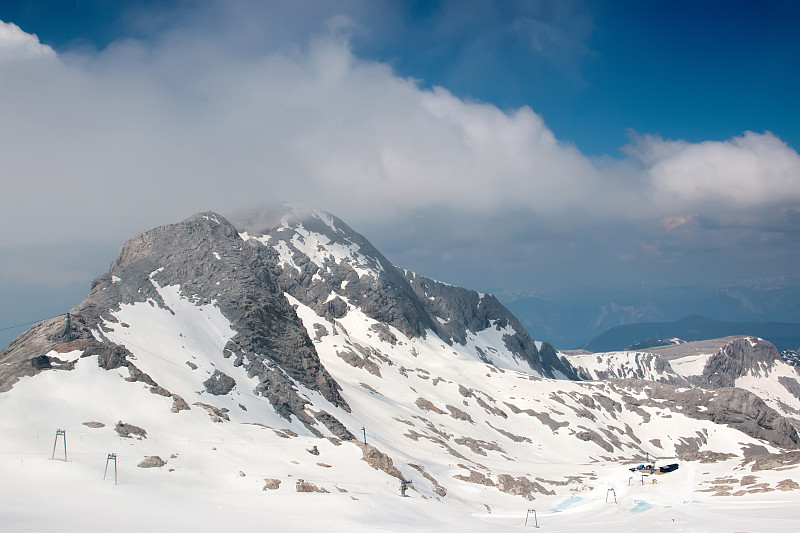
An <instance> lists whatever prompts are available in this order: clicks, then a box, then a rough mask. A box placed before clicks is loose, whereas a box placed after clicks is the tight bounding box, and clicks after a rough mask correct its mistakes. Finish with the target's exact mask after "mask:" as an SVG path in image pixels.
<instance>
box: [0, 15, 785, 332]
mask: <svg viewBox="0 0 800 533" xmlns="http://www.w3.org/2000/svg"><path fill="white" fill-rule="evenodd" d="M799 12H800V7H798V4H797V3H796V2H762V3H758V4H755V3H752V2H737V1H732V2H724V3H720V2H705V1H694V2H689V1H670V2H633V1H630V2H628V1H614V2H611V1H607V2H601V1H587V2H578V1H576V2H568V1H529V2H523V1H519V2H513V1H506V2H483V1H477V0H463V1H449V2H448V1H441V2H421V1H420V2H400V1H366V0H364V1H357V0H353V1H343V2H329V1H319V2H256V1H222V0H220V1H216V2H213V1H209V2H190V1H183V2H149V1H135V2H115V1H110V0H75V1H71V2H62V1H59V2H43V1H35V0H31V1H5V0H0V21H3V24H2V25H0V94H1V95H2V98H0V116H2V117H3V120H2V121H0V161H2V163H1V164H2V165H3V166H4V168H3V172H2V174H1V175H2V178H0V179H2V180H3V185H4V188H5V190H6V194H5V195H4V196H3V198H2V199H0V225H2V227H4V228H5V229H4V231H3V232H2V233H0V298H2V299H3V302H4V310H3V312H4V313H5V316H3V317H0V318H2V322H8V321H13V320H14V316H16V315H17V314H19V310H20V309H22V308H23V307H25V309H26V313H28V316H31V317H32V318H38V317H37V316H34V315H36V314H37V313H41V314H44V315H47V314H49V313H50V312H51V310H53V309H56V308H57V309H59V310H60V309H62V308H63V307H65V306H67V304H66V303H65V302H70V304H71V303H76V302H77V300H79V299H80V298H81V297H82V296H83V294H85V292H86V290H87V287H88V284H89V283H90V281H91V278H92V277H93V276H94V275H96V274H98V273H99V272H101V271H104V270H105V269H106V268H107V265H108V263H109V262H110V261H111V260H112V259H113V256H114V255H115V253H116V250H117V249H118V248H119V246H120V244H121V243H122V242H124V241H125V240H126V239H128V238H129V237H130V236H131V235H133V234H134V233H136V232H137V231H140V230H143V229H146V228H149V227H153V226H155V225H158V224H163V223H168V222H173V221H176V220H180V219H182V218H184V217H186V216H189V215H190V214H192V213H194V212H197V211H202V210H215V211H218V212H221V213H223V214H233V213H235V212H236V211H237V210H239V209H246V208H249V207H252V206H253V204H259V203H268V202H271V201H275V200H279V199H293V200H304V201H307V202H309V203H312V204H315V205H318V206H320V207H322V208H325V209H328V210H329V211H331V212H333V213H334V214H337V215H338V216H340V217H341V218H343V219H345V220H346V221H347V222H348V223H350V225H352V226H353V227H354V228H355V229H356V230H358V231H360V232H361V233H363V234H364V235H365V236H366V237H367V238H369V239H370V240H372V241H373V242H374V243H375V244H376V246H377V247H378V248H379V249H381V250H382V251H384V252H385V253H386V255H387V256H388V257H390V259H392V260H393V261H394V262H395V263H397V264H399V265H401V266H404V267H407V268H410V269H412V270H416V271H419V272H421V273H423V274H427V275H430V276H432V277H436V278H438V279H442V280H445V281H448V282H451V283H456V284H460V285H464V286H467V287H471V288H475V289H482V290H487V289H488V290H511V291H523V292H526V291H528V292H543V291H544V292H546V291H551V290H555V289H559V288H570V287H581V286H591V287H609V288H613V287H620V288H625V287H629V286H642V285H647V286H673V285H691V284H701V285H705V286H709V285H715V284H726V283H737V282H742V281H746V280H752V279H755V278H769V279H773V278H780V279H782V278H794V277H795V276H796V274H795V271H796V265H797V264H798V261H800V242H799V239H798V235H800V208H799V207H798V206H800V156H798V154H797V149H798V147H800V132H799V131H798V129H800V126H799V125H800V116H799V114H800V111H799V110H800V106H798V105H797V103H796V97H797V96H796V95H797V94H800V82H798V76H800V74H798V69H797V68H796V65H797V57H800V37H798V36H797V32H796V31H795V30H796V21H797V20H800V17H798V15H800V13H799ZM43 258H46V259H43ZM26 288H27V289H26ZM28 289H29V292H30V293H31V294H33V293H34V292H35V293H36V294H47V293H49V294H52V295H53V303H52V304H51V307H50V308H46V306H44V307H43V306H42V304H41V303H37V304H36V305H34V304H33V303H32V301H33V300H36V302H41V301H42V300H40V299H39V297H38V296H37V298H31V302H28V303H24V302H21V301H20V298H19V294H23V293H25V291H26V290H28ZM6 302H15V303H14V304H13V305H11V304H7V303H6ZM26 306H27V307H26ZM12 308H13V311H12Z"/></svg>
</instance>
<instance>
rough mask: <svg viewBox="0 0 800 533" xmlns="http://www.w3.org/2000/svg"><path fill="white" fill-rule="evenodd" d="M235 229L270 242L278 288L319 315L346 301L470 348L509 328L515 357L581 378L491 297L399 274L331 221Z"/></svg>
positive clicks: (330, 314) (280, 221)
mask: <svg viewBox="0 0 800 533" xmlns="http://www.w3.org/2000/svg"><path fill="white" fill-rule="evenodd" d="M237 225H238V226H239V227H240V229H244V230H246V231H247V232H248V234H251V235H257V236H260V235H267V236H269V239H268V240H267V242H266V246H263V247H262V250H263V254H264V256H265V257H266V261H267V262H269V263H270V264H271V267H272V268H271V272H272V273H273V275H274V276H275V277H276V279H277V282H278V285H279V286H280V287H281V289H282V290H284V291H286V292H287V293H289V294H291V295H292V296H293V297H295V298H297V299H298V300H299V301H300V302H302V303H303V304H304V305H307V306H309V307H311V308H312V309H314V311H316V312H317V314H319V315H321V316H324V317H326V318H328V319H335V318H340V317H342V316H344V314H346V313H347V305H346V304H345V302H344V300H345V299H346V300H347V301H349V302H350V303H351V304H353V305H354V306H357V307H359V308H361V310H362V311H363V312H364V313H365V314H366V315H367V316H369V317H370V318H373V319H375V320H377V321H379V322H383V323H384V324H387V325H390V326H394V327H395V328H397V329H398V330H400V331H401V332H403V333H404V334H405V335H407V336H412V337H413V336H417V337H418V336H424V335H425V332H426V331H428V330H431V331H433V332H435V333H436V334H437V335H438V336H440V337H441V338H442V339H443V340H445V341H446V342H449V343H451V344H452V343H454V342H457V343H460V344H464V343H466V336H467V333H468V332H472V333H475V332H478V331H481V330H484V329H486V328H488V327H493V326H494V327H500V328H503V327H506V326H508V325H511V327H512V328H513V330H514V331H515V333H514V334H513V335H507V336H506V339H505V342H506V347H507V348H508V349H509V350H510V351H511V352H512V353H514V354H515V355H516V356H518V357H520V358H522V359H523V360H525V361H527V362H528V363H529V364H530V366H531V368H532V369H533V370H535V371H537V372H540V373H541V374H542V375H544V376H547V377H556V371H557V372H560V373H561V374H563V375H564V376H566V377H567V378H570V379H577V375H576V373H575V371H574V369H573V368H572V367H571V365H570V364H569V363H568V362H567V361H566V360H564V359H562V358H559V357H558V356H557V354H556V352H555V350H553V349H552V347H550V346H549V345H545V346H543V349H542V352H543V353H541V354H540V353H539V350H537V348H536V344H535V343H534V342H533V340H532V339H531V338H530V336H529V335H528V333H527V332H526V331H525V328H523V327H522V325H521V324H520V323H519V321H518V320H517V319H516V318H515V317H514V316H513V315H512V314H511V313H510V312H509V311H508V310H507V309H506V308H505V307H503V306H502V304H500V302H499V301H497V299H496V298H495V297H494V296H491V295H483V294H479V293H477V292H475V291H471V290H467V289H463V288H460V287H454V286H452V285H448V284H446V283H441V282H437V281H434V280H432V279H429V278H425V277H423V276H419V275H416V274H414V273H413V272H408V271H404V270H401V269H398V268H396V267H395V266H394V265H392V264H391V263H390V262H389V261H388V260H387V259H386V258H385V257H384V256H383V255H382V254H381V253H380V252H379V251H378V250H376V249H375V247H373V246H372V245H371V244H370V243H369V242H368V241H367V240H366V239H365V238H364V237H363V236H361V235H359V234H358V233H356V232H355V231H354V230H353V229H351V228H350V227H348V226H347V225H346V224H345V223H344V222H342V221H341V220H339V219H338V218H336V217H334V216H333V215H329V214H327V213H320V212H314V211H303V210H297V209H292V208H289V209H284V210H277V211H274V212H268V213H265V212H263V211H260V212H258V213H254V214H249V215H245V216H242V217H241V218H240V219H239V220H238V221H237ZM248 242H252V241H248ZM276 248H278V249H280V250H282V252H281V253H279V252H278V251H277V250H276ZM334 250H335V251H336V252H337V255H335V254H333V253H331V251H334ZM309 254H312V255H315V257H314V258H313V259H312V257H310V256H309ZM320 257H321V258H320Z"/></svg>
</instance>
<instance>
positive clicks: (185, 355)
mask: <svg viewBox="0 0 800 533" xmlns="http://www.w3.org/2000/svg"><path fill="white" fill-rule="evenodd" d="M270 216H272V215H269V216H265V217H264V218H269V217H270ZM309 216H310V217H311V218H310V219H309ZM273 218H274V217H273ZM275 224H277V225H275ZM275 224H273V225H271V226H270V225H268V226H263V227H261V229H258V226H259V224H255V223H253V224H252V225H247V226H245V225H243V224H241V223H240V224H239V226H238V227H235V226H234V225H232V224H231V223H229V222H228V221H226V220H225V219H224V218H222V217H220V216H219V215H215V214H213V213H203V214H200V215H196V216H194V217H191V218H189V219H187V220H185V221H183V222H181V223H178V224H173V225H168V226H163V227H160V228H156V229H153V230H150V231H147V232H144V233H142V234H139V235H137V236H136V237H134V238H133V239H132V240H131V241H129V243H127V244H126V245H124V246H123V248H122V250H121V251H120V255H119V257H118V258H117V259H116V260H115V261H114V263H112V265H111V268H110V270H109V272H108V273H107V274H105V275H103V276H100V277H99V278H98V279H97V280H96V281H95V283H94V284H93V287H92V290H91V292H90V294H89V295H88V296H87V298H86V299H85V300H84V301H83V302H81V303H80V304H79V305H78V306H76V307H75V308H74V309H72V310H71V313H70V322H69V327H67V326H66V317H61V318H57V319H53V320H50V321H47V322H45V323H43V324H40V325H37V326H35V327H34V328H32V329H31V330H29V331H28V332H27V333H25V334H24V335H23V336H21V337H20V338H19V339H17V340H16V341H15V342H14V343H12V345H11V346H10V347H9V348H8V349H6V350H4V351H3V352H0V369H2V372H3V373H2V374H0V379H1V381H0V385H1V386H3V387H4V389H3V390H4V392H2V393H0V417H2V419H3V421H4V430H3V432H2V436H0V446H1V447H2V448H1V450H2V453H0V468H2V471H3V472H4V479H5V480H8V483H5V484H0V498H2V499H3V501H4V502H6V503H7V506H5V507H4V508H3V509H0V524H11V526H9V527H11V528H13V529H17V530H20V529H31V528H33V529H53V528H55V527H56V526H58V527H59V528H61V529H62V530H66V531H80V530H86V529H97V523H93V522H92V520H100V521H101V522H102V523H105V521H106V520H111V519H112V518H113V517H114V516H118V515H120V514H121V513H125V514H126V516H128V515H133V516H131V518H130V520H127V521H125V522H124V523H115V527H119V528H120V529H122V530H126V531H136V530H140V529H141V528H142V527H154V524H153V523H150V522H148V520H147V519H146V517H144V514H147V516H148V517H154V516H155V517H157V518H154V519H153V520H160V522H156V524H157V526H165V527H166V526H173V527H174V526H180V525H181V524H182V526H183V528H185V527H186V526H187V525H191V526H193V529H197V530H203V531H210V530H216V529H218V528H219V527H263V525H264V524H269V525H272V526H274V527H279V528H284V529H292V530H309V531H310V530H319V528H320V527H328V528H331V527H333V528H337V529H344V528H348V529H355V530H358V531H367V530H375V529H376V528H380V527H384V529H385V528H386V527H387V526H386V523H387V520H388V521H390V522H391V523H390V524H389V526H388V528H389V529H392V530H400V529H407V528H408V527H413V528H416V529H421V530H434V529H441V528H453V527H458V528H461V529H475V530H485V531H507V530H508V529H509V527H512V526H518V525H519V523H520V522H521V520H519V519H518V518H519V512H520V509H528V508H531V505H535V506H536V508H537V509H539V510H540V511H542V512H543V516H546V517H548V518H547V519H548V520H552V522H551V523H554V524H561V528H562V529H576V528H580V527H581V525H582V524H583V525H587V524H592V525H595V523H596V520H597V516H598V509H599V507H600V506H601V504H602V502H603V498H605V497H607V496H608V489H609V488H614V489H615V491H616V492H615V496H617V497H618V498H619V500H620V506H619V507H617V508H614V509H612V508H604V510H603V511H602V514H603V515H604V516H606V518H607V520H608V522H607V524H610V525H609V527H608V528H607V529H608V530H616V529H618V526H619V525H620V524H622V525H623V527H628V528H630V527H631V526H632V525H633V524H636V523H637V522H636V520H637V517H638V515H636V516H634V515H633V514H632V513H630V510H631V509H632V508H633V507H635V506H638V505H639V504H637V503H636V501H646V502H649V504H650V505H652V506H657V507H658V508H659V509H660V511H654V512H653V513H652V514H651V515H649V516H650V523H651V524H662V525H665V524H666V523H668V522H669V516H668V515H667V514H665V513H666V512H667V511H666V509H667V508H670V509H674V508H678V507H680V508H681V509H682V510H686V511H687V512H690V511H692V510H693V509H695V507H693V506H695V505H696V504H695V503H693V502H701V504H702V505H705V504H706V503H708V502H713V501H714V500H713V499H712V492H713V493H714V494H716V493H718V492H720V490H718V487H719V486H721V485H720V484H719V483H716V480H717V479H721V478H722V476H728V477H727V478H726V479H730V476H731V475H735V476H736V481H737V483H739V482H741V487H742V488H741V489H737V490H741V491H742V495H744V496H746V497H747V498H754V499H757V498H764V497H766V496H765V495H767V496H768V495H769V493H772V492H776V491H779V492H781V494H782V495H783V491H784V490H788V491H789V492H790V496H791V498H790V500H791V502H796V498H797V496H795V494H800V492H791V491H793V490H794V489H793V486H792V485H791V484H787V483H785V481H786V479H789V478H790V477H791V476H792V475H793V472H794V470H793V471H792V472H786V471H785V470H780V469H784V468H789V469H795V468H796V466H795V463H792V461H793V460H794V457H795V455H796V454H797V452H794V451H791V450H793V449H795V448H796V447H797V446H798V435H797V432H796V430H795V429H794V428H793V427H792V425H791V423H790V422H789V421H788V420H787V419H786V418H784V417H782V416H781V415H780V414H778V413H777V412H776V411H775V410H774V409H772V408H770V407H769V406H768V405H766V404H765V403H764V402H763V401H761V400H760V399H759V398H758V397H756V396H755V395H754V394H753V393H751V392H748V391H745V390H741V389H720V390H701V389H689V388H685V387H677V386H674V385H669V384H654V383H649V382H647V381H643V380H618V381H609V382H602V381H596V382H583V381H578V380H569V379H550V377H549V376H557V377H562V378H563V377H569V374H570V373H572V374H574V372H575V371H574V370H573V369H572V366H571V365H569V363H568V361H567V360H566V359H564V358H563V357H561V356H560V355H558V354H556V352H555V351H554V350H553V349H552V347H549V346H548V345H546V344H541V345H539V346H537V343H535V342H534V341H533V340H532V339H530V337H528V336H527V334H525V335H523V334H522V332H521V331H520V330H519V329H518V324H519V323H518V322H517V321H516V319H514V318H513V316H511V315H510V314H509V313H507V311H505V309H504V308H503V307H502V306H500V305H499V304H497V303H496V300H493V299H492V298H491V297H490V296H489V295H481V294H479V293H475V292H473V291H468V290H466V289H460V288H457V287H451V286H448V285H446V284H442V283H440V282H435V281H433V280H429V279H427V278H424V277H422V276H419V275H415V274H412V273H409V272H406V271H402V270H399V269H396V268H395V267H393V266H392V265H391V264H389V262H388V261H386V260H385V258H383V256H381V255H380V254H379V253H378V252H377V251H375V250H374V248H372V247H371V245H369V243H367V242H366V240H364V239H363V237H360V236H358V235H357V234H355V233H354V232H352V230H350V229H349V228H347V226H345V225H344V223H343V222H341V221H339V220H338V219H335V218H334V217H331V216H329V215H327V214H324V213H317V212H315V213H313V214H311V215H309V214H308V213H303V214H299V213H296V212H283V213H280V216H279V217H278V218H277V223H275ZM40 355H47V356H48V357H49V358H50V360H51V362H52V365H51V366H52V367H53V368H50V369H43V370H37V369H34V368H33V367H31V364H30V359H31V358H33V357H37V356H40ZM543 376H548V377H543ZM56 429H62V430H65V431H66V437H64V438H63V439H64V440H63V443H64V448H65V450H66V449H67V444H66V443H67V438H68V439H69V458H68V460H66V461H63V462H62V461H49V460H48V459H49V458H50V457H51V456H54V457H55V458H59V457H60V455H59V454H60V453H61V444H62V441H61V440H59V437H58V436H56V442H55V444H57V446H56V447H55V449H54V448H53V447H52V444H53V443H52V441H51V438H52V436H53V434H54V433H55V430H56ZM111 452H114V453H115V457H117V460H118V461H119V462H120V467H121V468H120V476H121V479H122V483H121V485H120V487H119V494H121V495H122V496H121V497H115V495H116V494H117V493H116V492H114V493H110V492H109V491H113V490H115V489H114V488H112V487H113V485H110V484H108V483H106V484H102V482H101V477H102V474H101V472H100V471H101V470H103V466H104V464H105V463H106V461H108V460H109V455H108V454H109V453H111ZM64 455H66V451H65V454H64ZM756 455H758V456H759V457H760V459H758V460H759V461H760V462H759V463H758V464H759V465H760V466H759V468H758V469H754V468H755V465H754V464H752V463H753V461H755V459H754V457H756ZM156 456H157V457H158V458H159V460H156V459H155V457H156ZM646 456H649V457H658V458H659V460H660V461H661V462H675V461H676V460H678V458H681V463H682V466H681V468H680V469H679V470H678V471H677V472H674V473H673V474H670V475H667V476H663V477H661V478H659V483H658V484H657V485H655V484H652V483H648V484H644V479H642V483H641V484H636V483H631V473H630V472H629V471H628V467H629V466H630V465H631V463H632V464H633V465H635V464H637V462H640V461H642V460H643V458H644V457H646ZM775 457H781V458H782V459H781V460H780V461H778V460H777V459H774V458H775ZM64 459H67V457H64ZM145 459H146V460H145ZM699 460H703V461H706V460H712V461H716V462H714V463H709V464H708V465H706V464H704V465H703V466H702V467H696V466H695V465H696V462H697V461H699ZM770 461H773V462H772V463H770ZM163 463H166V464H163ZM797 463H798V464H800V457H798V461H797ZM158 464H163V465H162V466H161V467H158V466H155V467H152V468H145V467H146V466H148V465H158ZM137 465H142V466H141V468H139V467H137ZM770 465H772V466H770ZM745 469H747V474H744V471H745ZM732 472H735V474H732ZM637 478H638V476H637ZM401 480H411V481H413V484H412V486H411V487H410V488H409V489H408V490H409V495H410V497H409V498H406V499H399V498H398V493H399V489H400V482H401ZM754 480H755V481H754ZM752 483H756V484H757V485H758V486H757V488H758V491H756V490H751V488H750V484H752ZM787 487H788V488H787ZM797 488H798V489H800V487H797ZM707 490H710V492H706V491H707ZM57 493H60V498H59V496H58V494H57ZM773 496H774V495H773ZM42 497H46V498H48V500H47V501H48V505H49V507H48V508H49V509H50V511H49V512H50V514H47V515H42V514H41V513H37V512H35V511H36V508H37V502H38V501H40V500H39V499H38V498H42ZM87 501H91V502H93V507H92V509H93V512H92V513H88V512H86V513H70V512H69V509H76V508H80V509H84V508H85V506H86V503H85V502H87ZM751 501H755V500H751ZM97 502H100V504H99V505H94V503H97ZM531 502H535V504H532V503H531ZM137 504H138V505H141V506H142V508H147V509H148V513H141V515H142V516H139V514H137V513H131V512H130V509H129V507H130V506H131V505H134V506H136V505H137ZM792 505H794V503H792ZM81 506H83V507H81ZM567 506H568V507H570V511H569V512H568V513H566V515H562V513H561V511H563V510H564V509H565V508H566V507H567ZM668 506H669V507H668ZM207 508H208V509H207ZM12 509H13V510H14V511H13V512H12V511H10V510H12ZM126 509H128V510H127V512H126ZM192 509H193V510H192ZM218 509H223V510H224V512H223V511H219V510H218ZM309 509H315V510H316V512H313V513H310V512H309ZM173 511H174V512H176V513H177V514H176V515H175V516H177V517H178V518H170V517H171V516H172V512H173ZM670 512H671V511H670ZM26 513H30V514H26ZM195 515H196V516H195ZM98 517H99V518H98ZM198 517H202V518H198ZM203 518H204V519H203ZM662 520H663V521H664V522H663V523H662V522H661V521H662ZM694 524H695V525H696V523H694ZM689 527H690V528H691V524H690V526H689ZM1 529H2V526H0V530H1ZM601 529H602V528H601ZM779 529H780V528H779ZM786 530H787V531H788V530H789V529H786Z"/></svg>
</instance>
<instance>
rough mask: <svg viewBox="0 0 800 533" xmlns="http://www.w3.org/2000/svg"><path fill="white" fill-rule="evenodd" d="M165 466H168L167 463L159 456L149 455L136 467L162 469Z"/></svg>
mask: <svg viewBox="0 0 800 533" xmlns="http://www.w3.org/2000/svg"><path fill="white" fill-rule="evenodd" d="M165 464H167V462H166V461H165V460H163V459H162V458H161V457H159V456H157V455H148V456H147V457H145V458H144V459H142V460H141V461H139V464H138V465H136V466H138V467H139V468H161V467H162V466H164V465H165Z"/></svg>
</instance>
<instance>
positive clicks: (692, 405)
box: [639, 382, 800, 448]
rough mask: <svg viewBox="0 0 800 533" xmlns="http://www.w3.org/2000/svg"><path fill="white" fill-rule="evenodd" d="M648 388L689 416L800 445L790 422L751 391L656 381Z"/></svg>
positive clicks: (782, 443) (787, 444)
mask: <svg viewBox="0 0 800 533" xmlns="http://www.w3.org/2000/svg"><path fill="white" fill-rule="evenodd" d="M639 383H641V382H639ZM647 390H648V391H649V394H650V397H651V398H652V399H656V400H658V399H661V400H669V401H670V402H672V403H673V405H674V406H675V407H676V408H677V409H678V410H679V411H680V412H681V413H683V414H684V415H686V416H689V417H691V418H696V419H699V420H711V421H712V422H714V423H716V424H725V425H727V426H730V427H733V428H736V429H738V430H739V431H741V432H743V433H745V434H747V435H750V436H751V437H754V438H757V439H763V440H766V441H767V442H769V443H771V444H774V445H776V446H780V447H782V448H797V447H798V445H800V437H799V436H798V434H797V430H796V429H795V428H794V426H793V425H792V423H791V422H790V421H789V420H788V419H787V418H785V417H783V416H781V415H780V414H779V413H778V412H777V411H775V410H774V409H772V408H771V407H769V406H768V405H767V404H766V403H764V400H762V399H761V398H759V397H758V396H756V395H755V394H753V393H752V392H750V391H747V390H744V389H737V388H723V389H718V390H714V391H709V390H704V389H700V388H692V389H682V388H677V387H673V386H669V385H662V384H658V383H654V384H653V386H652V388H649V389H647Z"/></svg>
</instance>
